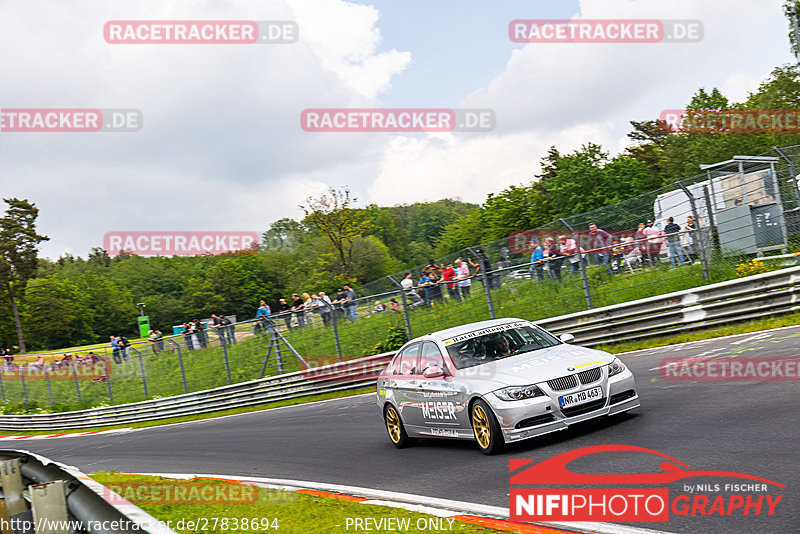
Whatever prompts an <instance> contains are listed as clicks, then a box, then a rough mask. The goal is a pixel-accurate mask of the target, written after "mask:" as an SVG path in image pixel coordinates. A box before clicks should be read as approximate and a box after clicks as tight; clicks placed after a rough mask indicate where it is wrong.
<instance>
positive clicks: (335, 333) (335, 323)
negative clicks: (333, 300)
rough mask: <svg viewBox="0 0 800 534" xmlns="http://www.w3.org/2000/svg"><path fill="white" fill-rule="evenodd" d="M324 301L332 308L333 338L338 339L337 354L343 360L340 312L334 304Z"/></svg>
mask: <svg viewBox="0 0 800 534" xmlns="http://www.w3.org/2000/svg"><path fill="white" fill-rule="evenodd" d="M322 303H323V304H324V305H325V306H327V307H328V308H330V309H331V325H333V339H334V340H335V341H336V355H337V356H338V357H339V361H340V362H341V361H342V344H341V342H340V341H339V325H338V323H339V318H338V315H339V314H338V313H336V306H334V305H332V304H328V303H327V302H325V301H324V300H323V301H322Z"/></svg>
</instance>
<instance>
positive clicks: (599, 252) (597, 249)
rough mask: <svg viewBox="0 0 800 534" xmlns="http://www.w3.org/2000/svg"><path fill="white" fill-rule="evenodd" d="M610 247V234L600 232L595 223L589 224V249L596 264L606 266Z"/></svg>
mask: <svg viewBox="0 0 800 534" xmlns="http://www.w3.org/2000/svg"><path fill="white" fill-rule="evenodd" d="M610 246H611V234H609V233H608V232H606V231H605V230H601V229H600V228H598V227H597V225H596V224H595V223H591V224H589V249H590V250H592V251H593V255H594V257H595V258H597V264H598V265H600V264H602V265H608V256H609V252H610V250H609V247H610Z"/></svg>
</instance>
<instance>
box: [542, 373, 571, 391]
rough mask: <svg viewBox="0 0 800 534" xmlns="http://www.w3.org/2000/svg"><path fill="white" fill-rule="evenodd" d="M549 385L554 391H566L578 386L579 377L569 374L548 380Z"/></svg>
mask: <svg viewBox="0 0 800 534" xmlns="http://www.w3.org/2000/svg"><path fill="white" fill-rule="evenodd" d="M547 385H548V386H550V389H552V390H553V391H564V390H565V389H572V388H574V387H576V386H577V385H578V379H577V378H575V375H567V376H562V377H560V378H554V379H553V380H548V381H547Z"/></svg>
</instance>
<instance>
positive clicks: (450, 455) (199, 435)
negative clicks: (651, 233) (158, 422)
mask: <svg viewBox="0 0 800 534" xmlns="http://www.w3.org/2000/svg"><path fill="white" fill-rule="evenodd" d="M798 354H800V327H792V328H785V329H779V330H775V331H771V332H764V333H758V334H743V335H740V336H734V337H730V338H725V339H721V340H709V341H702V342H696V343H691V344H685V345H678V346H673V347H665V348H659V349H648V350H645V351H640V352H634V353H628V354H625V355H623V356H622V360H623V361H624V362H625V363H626V364H627V365H628V366H629V367H630V368H631V370H632V371H633V372H634V374H635V376H636V379H637V386H638V389H639V395H640V397H641V402H642V407H641V408H640V409H639V410H635V411H634V412H632V413H631V414H630V415H623V416H620V417H617V418H615V419H605V420H603V421H601V422H589V423H584V424H582V425H579V426H576V427H573V428H571V429H570V430H568V431H565V432H558V433H555V434H550V435H548V436H544V437H540V438H536V439H533V440H528V441H526V442H523V443H521V444H517V445H515V446H513V447H512V448H511V449H510V450H507V451H505V452H504V453H502V454H500V455H498V456H493V457H487V456H484V455H482V454H480V453H479V452H478V450H477V449H476V448H475V447H474V446H473V445H472V444H471V443H469V442H454V441H441V440H440V441H421V442H419V443H418V444H417V445H416V446H414V447H411V448H409V449H404V450H397V449H395V448H394V447H393V446H392V445H391V444H390V442H389V439H388V437H387V436H386V430H385V428H384V427H383V426H382V422H381V419H380V417H379V412H378V408H377V407H376V406H375V404H374V400H373V398H372V396H368V397H367V396H360V397H354V398H346V399H339V400H335V401H329V402H324V403H317V404H311V405H305V406H296V407H289V408H283V409H275V410H267V411H262V412H258V413H251V414H243V415H240V416H235V417H227V418H221V419H218V420H207V421H198V422H193V423H185V424H180V425H172V426H168V427H163V428H153V429H143V430H138V431H134V432H129V433H125V434H119V435H113V434H112V435H108V436H94V437H93V436H87V437H80V438H66V439H54V440H40V441H36V440H32V441H27V442H26V443H24V444H22V443H19V442H8V441H6V442H4V443H0V447H3V448H11V447H20V448H21V447H25V448H27V449H29V450H32V451H34V452H37V453H40V454H43V455H45V456H47V457H50V458H52V459H54V460H58V461H61V462H65V463H68V464H72V465H76V466H78V467H79V468H81V469H82V470H84V471H85V472H88V473H91V472H95V471H100V470H109V469H117V470H119V471H135V472H162V473H178V472H183V473H195V472H196V473H214V474H224V475H244V476H265V477H274V478H288V479H297V480H308V481H317V482H327V483H337V484H346V485H353V486H362V487H368V488H376V489H383V490H394V491H400V492H407V493H414V494H418V495H424V496H431V497H439V498H446V499H454V500H459V501H467V502H474V503H482V504H489V505H493V506H503V507H508V502H509V501H508V493H509V480H508V479H509V459H512V458H513V459H521V458H529V459H536V460H537V461H538V460H544V459H547V458H550V457H553V456H555V455H557V454H560V453H563V452H567V451H571V450H574V449H577V448H580V447H586V446H590V445H599V444H626V445H637V446H641V447H647V448H650V449H654V450H657V451H660V452H662V453H664V454H667V455H669V456H671V457H673V458H675V459H677V460H679V461H681V462H683V463H685V464H687V465H688V466H689V467H690V468H691V469H694V470H714V471H734V472H739V473H747V474H751V475H756V476H760V477H763V478H766V479H769V480H773V481H776V482H779V483H781V484H784V485H785V486H786V488H780V489H779V488H772V487H770V489H769V493H771V494H772V495H773V496H774V495H777V494H783V498H782V500H781V501H780V502H779V503H778V505H777V507H776V508H775V513H774V515H773V516H767V515H766V505H764V506H763V510H762V511H761V515H759V516H756V515H754V513H755V508H753V509H751V510H750V514H749V515H748V516H743V515H742V512H741V510H738V511H734V513H733V515H730V516H720V515H718V514H715V515H711V516H700V515H676V514H674V513H670V520H669V522H661V523H632V524H630V525H631V526H638V527H647V528H652V529H657V530H662V531H665V532H682V533H683V532H686V533H689V532H691V533H709V534H711V533H713V534H718V533H728V532H730V533H779V534H786V533H791V532H800V497H799V495H800V461H799V460H800V407H798V401H800V395H798V392H800V384H798V382H796V381H794V382H791V381H761V382H708V381H706V382H685V381H667V380H663V379H661V378H660V377H659V372H658V370H657V369H658V366H659V362H660V361H661V360H662V359H663V358H667V357H670V358H673V357H694V356H703V357H714V358H743V357H756V356H757V357H766V358H776V357H791V358H796V357H798ZM12 443H13V445H12ZM571 467H572V468H573V470H575V471H582V472H587V473H649V472H654V471H655V472H658V471H659V462H658V461H654V460H653V457H651V456H649V455H646V454H642V453H632V454H628V453H606V454H601V455H596V456H595V457H591V458H590V459H586V458H585V459H583V460H580V461H578V462H576V463H574V464H572V465H571ZM740 482H748V481H743V480H741V479H735V478H724V477H716V478H713V479H711V478H692V479H685V480H682V481H678V482H675V483H672V484H670V485H668V486H667V487H669V492H670V493H669V496H670V500H671V501H673V500H674V499H675V498H676V497H677V496H678V495H679V494H681V493H684V492H683V486H684V484H691V485H695V486H696V485H697V484H711V485H712V486H713V485H714V484H720V486H721V488H720V490H718V491H714V489H713V488H712V489H711V491H705V492H704V493H705V494H706V495H708V496H709V500H713V499H715V498H716V497H717V495H719V494H721V495H723V499H727V498H728V497H729V495H730V493H731V492H730V491H727V492H726V491H725V490H724V484H725V483H740ZM639 487H641V486H639ZM651 487H652V486H651ZM661 487H664V486H663V485H662V486H661ZM753 498H754V499H755V498H757V497H756V496H754V497H753ZM725 502H727V500H726V501H725ZM726 506H727V505H726Z"/></svg>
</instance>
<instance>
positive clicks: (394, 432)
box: [383, 404, 413, 449]
mask: <svg viewBox="0 0 800 534" xmlns="http://www.w3.org/2000/svg"><path fill="white" fill-rule="evenodd" d="M383 421H384V422H385V423H386V430H387V431H388V432H389V439H390V440H391V441H392V445H394V446H395V447H397V448H398V449H402V448H403V447H408V446H409V445H411V443H413V440H412V439H411V438H409V437H408V434H406V429H405V427H404V426H403V422H402V421H401V420H400V414H398V413H397V410H396V409H395V407H394V406H392V405H391V404H388V405H387V406H386V409H385V410H383Z"/></svg>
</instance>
